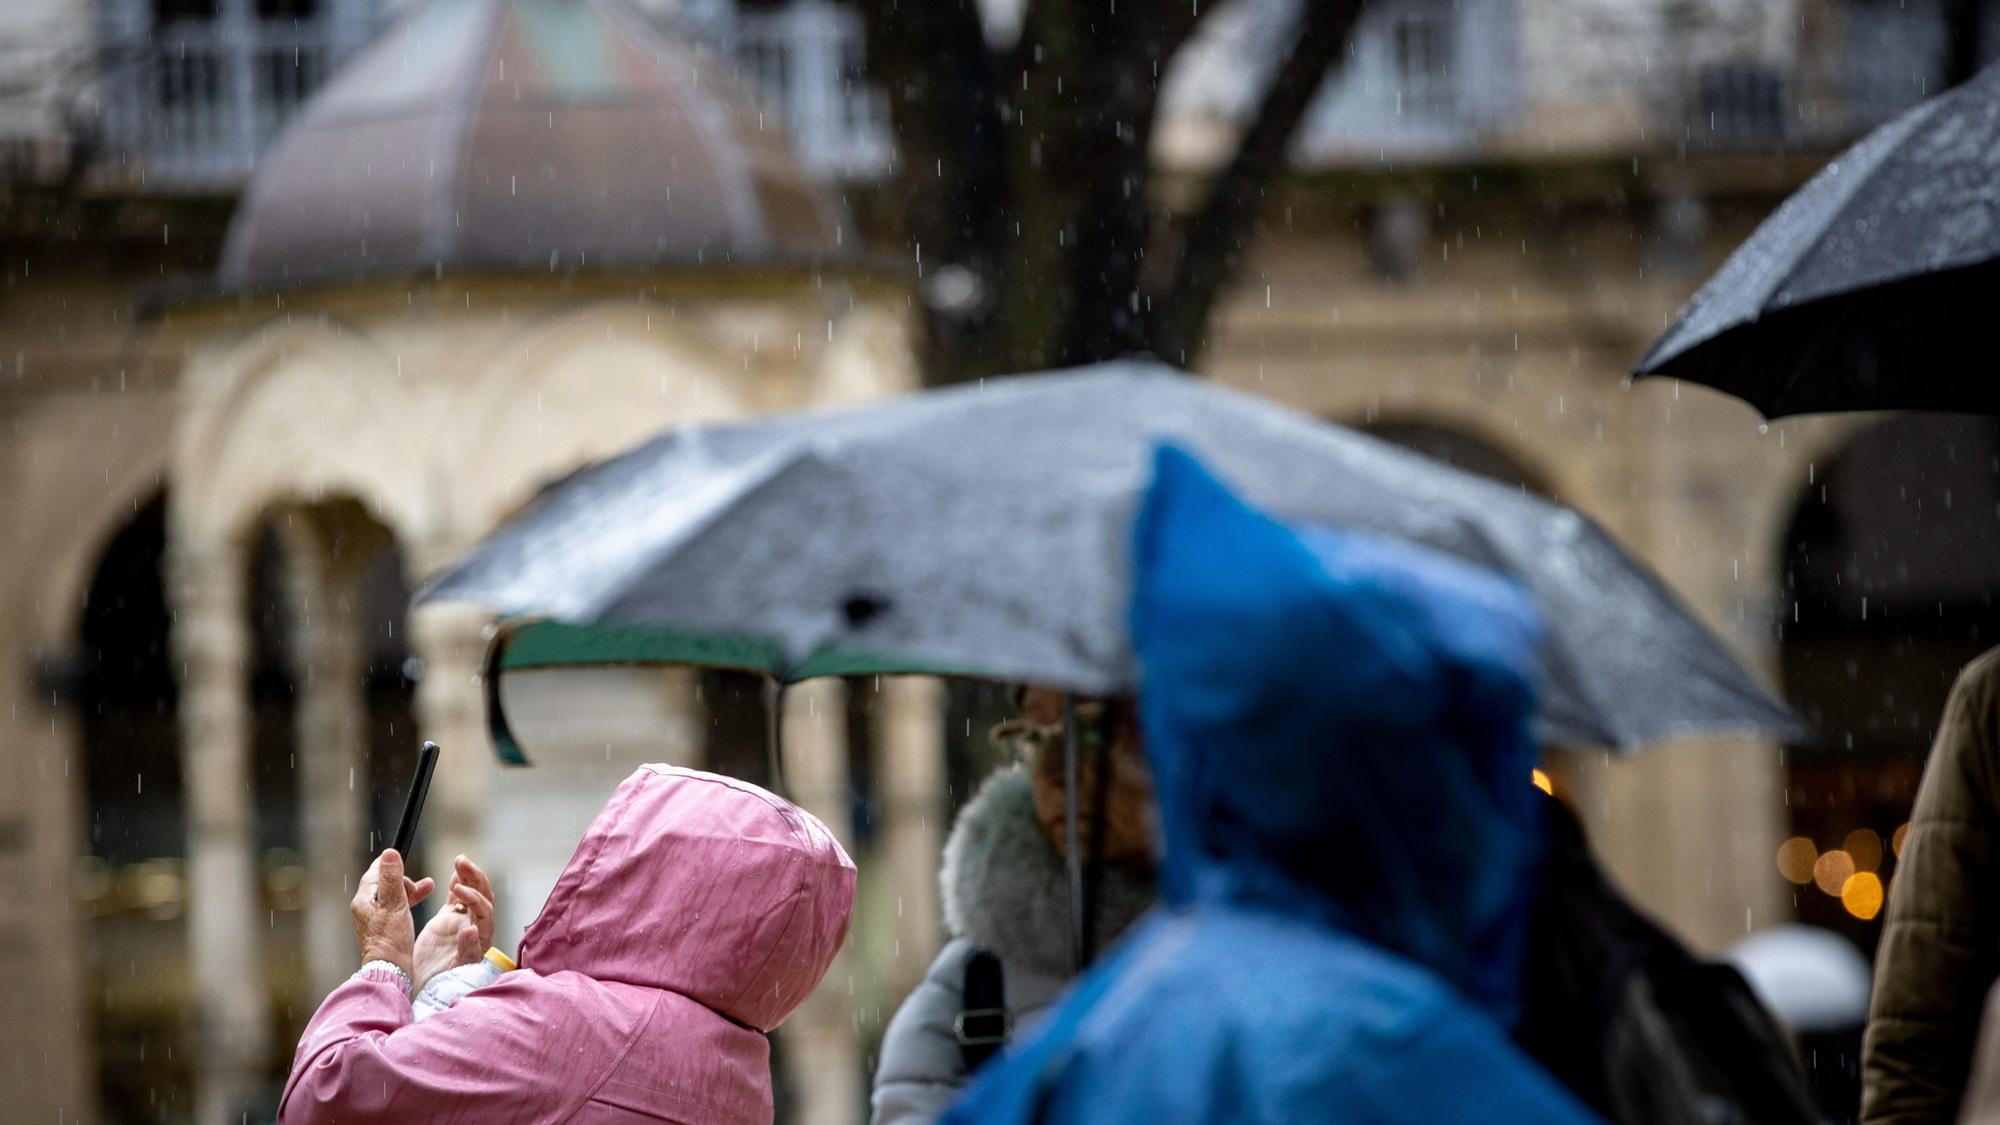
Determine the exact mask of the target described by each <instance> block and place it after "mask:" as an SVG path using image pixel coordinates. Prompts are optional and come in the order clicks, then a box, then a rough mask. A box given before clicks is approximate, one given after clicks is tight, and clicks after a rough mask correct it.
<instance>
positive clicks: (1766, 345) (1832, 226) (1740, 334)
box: [1637, 67, 2000, 418]
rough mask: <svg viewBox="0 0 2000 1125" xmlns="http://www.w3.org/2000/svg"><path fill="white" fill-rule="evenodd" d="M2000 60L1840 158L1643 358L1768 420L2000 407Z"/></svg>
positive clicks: (1649, 370)
mask: <svg viewBox="0 0 2000 1125" xmlns="http://www.w3.org/2000/svg"><path fill="white" fill-rule="evenodd" d="M1996 286H2000V67H1989V68H1987V69H1986V70H1985V71H1984V72H1982V73H1980V74H1979V75H1978V76H1977V77H1975V78H1974V79H1973V80H1972V81H1970V82H1968V83H1966V84H1965V85H1963V86H1959V87H1957V88H1955V89H1952V90H1950V91H1947V92H1945V93H1943V94H1940V95H1938V96H1937V97H1934V98H1932V99H1930V100H1929V101H1926V102H1924V103H1923V104H1922V105H1919V106H1917V107H1916V108H1914V109H1912V110H1910V111H1909V112H1907V113H1905V114H1903V115H1902V116H1901V117H1898V118H1896V119H1895V120H1894V121H1891V122H1890V123H1888V124H1887V125H1884V126H1882V127H1881V128H1880V129H1877V130H1876V131H1875V132H1873V133H1871V134H1869V135H1868V136H1867V137H1866V138H1864V139H1863V140H1862V141H1861V142H1860V143H1859V144H1857V145H1855V146H1854V147H1853V148H1851V149H1848V150H1847V151H1846V152H1844V153H1842V154H1841V155H1840V156H1838V157H1836V158H1835V159H1834V160H1833V162H1832V163H1830V164H1828V165H1827V166H1826V168H1825V169H1823V170H1822V171H1821V172H1820V173H1819V175H1817V176H1815V177H1813V179H1812V180H1811V181H1810V182H1809V183H1807V184H1806V185H1805V186H1804V187H1803V188H1800V189H1799V190H1798V192H1797V193H1795V194H1794V195H1793V196H1792V197H1791V198H1790V199H1788V200H1786V201H1785V203H1784V205H1783V206H1781V207H1779V208H1778V210H1777V212H1776V213H1774V214H1773V215H1772V216H1771V217H1770V218H1769V219H1767V220H1765V222H1764V224H1763V225H1762V226H1760V227H1758V228H1757V231H1756V233H1754V234H1752V235H1751V236H1750V239H1749V240H1748V241H1747V242H1745V243H1744V244H1743V245H1742V246H1741V247H1740V248H1738V249H1737V251H1736V253H1735V254H1734V255H1732V256H1731V257H1730V259H1729V261H1728V262H1727V263H1725V264H1724V265H1723V267H1722V269H1721V270H1720V271H1719V272H1717V273H1716V275H1715V276H1714V277H1713V278H1711V279H1710V280H1709V282H1708V284H1707V285H1705V286H1703V287H1702V289H1701V291H1700V292H1699V293H1697V294H1695V297H1694V300H1692V301H1690V302H1689V303H1688V306H1687V308H1686V309H1684V310H1683V311H1682V312H1681V315H1680V318H1679V319H1678V320H1677V321H1675V323H1674V325H1673V326H1672V327H1671V328H1669V329H1668V330H1667V332H1666V334H1665V335H1664V336H1662V337H1660V339H1659V341H1658V342H1657V343H1655V344H1654V345H1653V348H1652V350H1651V351H1650V352H1648V353H1647V355H1646V358H1645V359H1643V360H1642V361H1640V363H1639V366H1638V369H1637V373H1638V374H1640V375H1665V376H1672V377H1674V378H1679V379H1689V380H1692V381H1695V382H1699V383H1706V384H1708V385H1709V386H1712V387H1716V388H1719V389H1721V390H1724V391H1728V392H1729V393H1730V394H1733V395H1736V396H1738V397H1740V398H1743V399H1746V400H1748V401H1749V402H1750V403H1751V404H1752V405H1754V406H1756V407H1757V408H1758V409H1759V410H1761V411H1763V412H1764V414H1765V415H1766V416H1767V417H1774V418H1775V417H1778V416H1780V415H1785V414H1805V413H1811V412H1814V411H1824V410H1880V409H1908V410H1962V411H1974V412H1980V413H2000V379H1996V378H1995V377H1994V370H1993V366H1994V361H1993V352H1994V346H1995V338H1994V337H1990V336H1987V335H1986V334H1985V328H1987V327H1993V326H1994V324H1995V321H1994V310H1995V303H1994V295H1995V294H1996V293H2000V288H1996Z"/></svg>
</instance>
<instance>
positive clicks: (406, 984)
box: [354, 961, 415, 996]
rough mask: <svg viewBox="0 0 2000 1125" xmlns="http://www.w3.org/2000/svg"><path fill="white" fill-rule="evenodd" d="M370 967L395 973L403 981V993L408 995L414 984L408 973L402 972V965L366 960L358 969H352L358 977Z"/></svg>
mask: <svg viewBox="0 0 2000 1125" xmlns="http://www.w3.org/2000/svg"><path fill="white" fill-rule="evenodd" d="M370 969H386V970H388V971H389V972H392V973H394V974H396V978H397V979H398V980H400V981H402V982H403V995H405V996H408V995H409V994H410V992H411V990H412V989H413V988H414V987H415V985H414V984H413V983H412V982H411V980H410V974H408V973H406V972H404V971H403V967H402V966H401V965H398V964H395V963H394V962H391V961H369V962H366V963H364V964H363V965H362V966H361V967H360V968H359V969H356V970H354V975H355V976H357V977H358V976H360V975H361V974H362V973H365V972H367V971H368V970H370Z"/></svg>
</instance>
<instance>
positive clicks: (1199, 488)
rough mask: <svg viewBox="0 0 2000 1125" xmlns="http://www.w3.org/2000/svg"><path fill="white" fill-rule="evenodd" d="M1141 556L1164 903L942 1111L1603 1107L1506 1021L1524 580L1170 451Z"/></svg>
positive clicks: (1145, 1115)
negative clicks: (1311, 526)
mask: <svg viewBox="0 0 2000 1125" xmlns="http://www.w3.org/2000/svg"><path fill="white" fill-rule="evenodd" d="M1134 567H1135V575H1134V582H1135V589H1134V609H1133V641H1134V645H1135V648H1136V652H1137V655H1138V658H1139V662H1140V667H1141V670H1142V671H1141V680H1140V708H1141V715H1142V721H1143V723H1144V730H1145V736H1146V751H1147V757H1148V759H1149V760H1150V763H1151V765H1152V769H1153V780H1154V790H1155V793H1156V794H1157V795H1158V801H1159V812H1160V820H1161V827H1162V834H1163V841H1164V845H1165V848H1164V854H1163V856H1162V860H1161V866H1160V870H1159V878H1160V894H1161V898H1162V901H1163V903H1164V904H1165V905H1164V907H1163V908H1160V909H1156V910H1154V911H1153V912H1152V913H1151V914H1149V915H1148V916H1147V918H1146V919H1144V920H1142V921H1141V922H1140V924H1139V926H1138V927H1137V929H1136V930H1135V932H1134V933H1133V934H1131V935H1130V936H1128V938H1127V939H1126V940H1125V941H1124V942H1121V943H1120V944H1119V946H1118V947H1117V948H1116V949H1115V950H1114V951H1113V952H1112V953H1111V955H1110V956H1109V957H1108V958H1106V959H1105V960H1104V961H1103V962H1101V963H1100V964H1099V965H1098V966H1096V967H1095V968H1093V969H1092V970H1091V971H1090V972H1089V973H1087V974H1086V975H1085V976H1084V978H1083V979H1082V980H1081V981H1080V982H1079V984H1078V986H1077V990H1076V991H1075V992H1074V993H1073V994H1072V995H1071V997H1070V999H1069V1000H1068V1001H1067V1002H1065V1003H1064V1005H1063V1006H1062V1007H1061V1008H1060V1009H1058V1010H1057V1012H1056V1013H1055V1014H1054V1015H1053V1016H1051V1017H1050V1019H1049V1020H1048V1022H1047V1023H1046V1024H1045V1025H1044V1028H1043V1030H1042V1032H1041V1033H1040V1034H1039V1035H1038V1036H1036V1037H1034V1038H1032V1039H1031V1040H1029V1041H1027V1042H1025V1043H1023V1044H1021V1045H1020V1046H1018V1047H1017V1048H1014V1049H1010V1051H1009V1052H1008V1053H1007V1054H1006V1055H1005V1056H1003V1057H1002V1058H1001V1059H1000V1060H998V1061H997V1062H996V1063H994V1064H991V1065H989V1066H988V1067H987V1068H985V1069H984V1070H983V1071H982V1072H981V1077H980V1080H979V1081H978V1082H977V1083H975V1085H974V1086H973V1088H972V1090H971V1091H970V1092H969V1093H968V1094H967V1096H966V1099H965V1100H964V1101H963V1102H961V1103H960V1104H959V1105H958V1106H957V1107H956V1108H955V1109H954V1110H953V1112H952V1113H951V1115H949V1117H948V1118H947V1120H951V1121H958V1122H1023V1121H1028V1120H1036V1121H1043V1122H1053V1123H1063V1122H1094V1123H1117V1125H1125V1123H1131V1125H1168V1123H1175V1122H1371V1123H1372V1122H1382V1123H1397V1122H1409V1123H1412V1125H1415V1123H1418V1122H1421V1123H1424V1125H1431V1123H1434V1122H1446V1121H1524V1122H1525V1121H1535V1122H1556V1123H1567V1122H1585V1121H1590V1120H1594V1118H1593V1117H1592V1116H1591V1114H1590V1113H1589V1112H1588V1111H1587V1110H1585V1109H1584V1108H1583V1107H1582V1106H1581V1105H1579V1104H1578V1103H1577V1102H1576V1101H1575V1100H1574V1099H1573V1098H1571V1097H1570V1095H1569V1094H1568V1093H1566V1092H1565V1091H1564V1090H1563V1089H1562V1088H1561V1087H1560V1086H1559V1085H1558V1084H1557V1083H1556V1082H1555V1080H1554V1079H1552V1078H1551V1077H1550V1076H1549V1075H1548V1073H1547V1072H1546V1071H1544V1070H1542V1069H1541V1068H1540V1067H1538V1066H1536V1065H1535V1064H1534V1062H1533V1061H1532V1060H1530V1059H1528V1058H1527V1057H1526V1056H1525V1055H1524V1054H1522V1053H1521V1051H1520V1050H1519V1049H1518V1048H1517V1047H1515V1046H1514V1045H1513V1043H1511V1042H1510V1041H1509V1040H1508V1038H1507V1034H1506V1031H1505V1030H1504V1028H1505V1025H1506V1023H1507V1022H1508V1021H1509V1020H1510V1019H1511V1017H1512V1015H1513V1012H1514V1010H1515V1008H1516V1005H1517V1002H1518V990H1519V983H1520V964H1521V961H1520V959H1521V950H1522V944H1523V942H1524V940H1525V937H1526V925H1527V918H1528V900H1529V898H1530V896H1531V894H1532V889H1533V883H1534V877H1535V868H1536V863H1537V859H1536V857H1537V854H1538V852H1539V850H1540V840H1541V836H1540V832H1539V828H1538V826H1537V824H1536V819H1537V818H1536V813H1537V806H1536V804H1535V799H1536V798H1537V797H1538V796H1539V794H1537V793H1536V792H1535V790H1534V788H1533V787H1532V786H1530V785H1529V784H1528V782H1527V780H1526V779H1527V777H1528V773H1529V767H1530V764H1531V763H1532V761H1533V760H1534V756H1535V748H1534V745H1533V743H1532V742H1531V741H1530V739H1529V737H1528V726H1527V724H1528V718H1529V716H1530V714H1531V713H1532V710H1533V703H1534V692H1533V688H1532V678H1533V674H1534V668H1535V645H1536V643H1537V633H1538V629H1537V626H1536V622H1535V619H1534V616H1533V613H1532V612H1531V610H1530V609H1529V607H1528V604H1527V602H1526V600H1525V598H1524V596H1523V595H1522V594H1521V593H1520V591H1519V590H1517V589H1516V588H1515V587H1513V586H1512V585H1510V584H1507V583H1505V582H1502V581H1501V580H1499V579H1498V578H1496V577H1494V576H1492V575H1490V574H1487V573H1485V572H1482V571H1475V570H1473V569H1472V568H1470V567H1466V566H1463V565H1461V564H1457V563H1455V562H1452V561H1450V560H1446V559H1444V558H1442V557H1440V556H1436V555H1432V554H1429V553H1427V552H1419V551H1417V550H1415V549H1414V548H1408V547H1403V546H1401V545H1398V544H1393V543H1388V542H1384V541H1381V540H1376V539H1371V538H1366V537H1360V536H1336V535H1333V534H1331V533H1327V532H1317V531H1311V530H1306V531H1294V530H1292V529H1290V528H1287V527H1285V526H1283V525H1281V524H1278V523H1276V522H1274V521H1271V520H1269V519H1267V518H1265V517H1263V516H1261V515H1259V514H1258V513H1256V512H1254V511H1251V510H1250V509H1248V508H1246V507H1244V506H1243V505H1242V504H1241V503H1240V502H1238V501H1237V500H1236V499H1235V498H1234V497H1233V496H1231V495H1230V494H1229V493H1228V492H1227V491H1225V490H1224V489H1223V488H1222V487H1221V486H1220V485H1219V484H1218V483H1216V482H1215V481H1214V480H1213V479H1212V478H1211V477H1209V476H1208V475H1207V474H1206V473H1205V472H1204V471H1203V470H1202V469H1201V468H1200V467H1199V466H1198V465H1197V464H1196V463H1195V462H1193V460H1192V459H1190V458H1188V457H1187V456H1186V455H1184V454H1179V453H1177V452H1176V451H1173V450H1163V451H1162V453H1161V455H1160V457H1159V460H1158V463H1157V465H1156V477H1155V481H1154V484H1153V487H1152V489H1151V491H1150V493H1149V494H1148V496H1147V499H1146V501H1145V505H1144V509H1143V511H1142V512H1141V514H1140V517H1139V524H1138V532H1137V537H1136V543H1135V556H1134Z"/></svg>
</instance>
